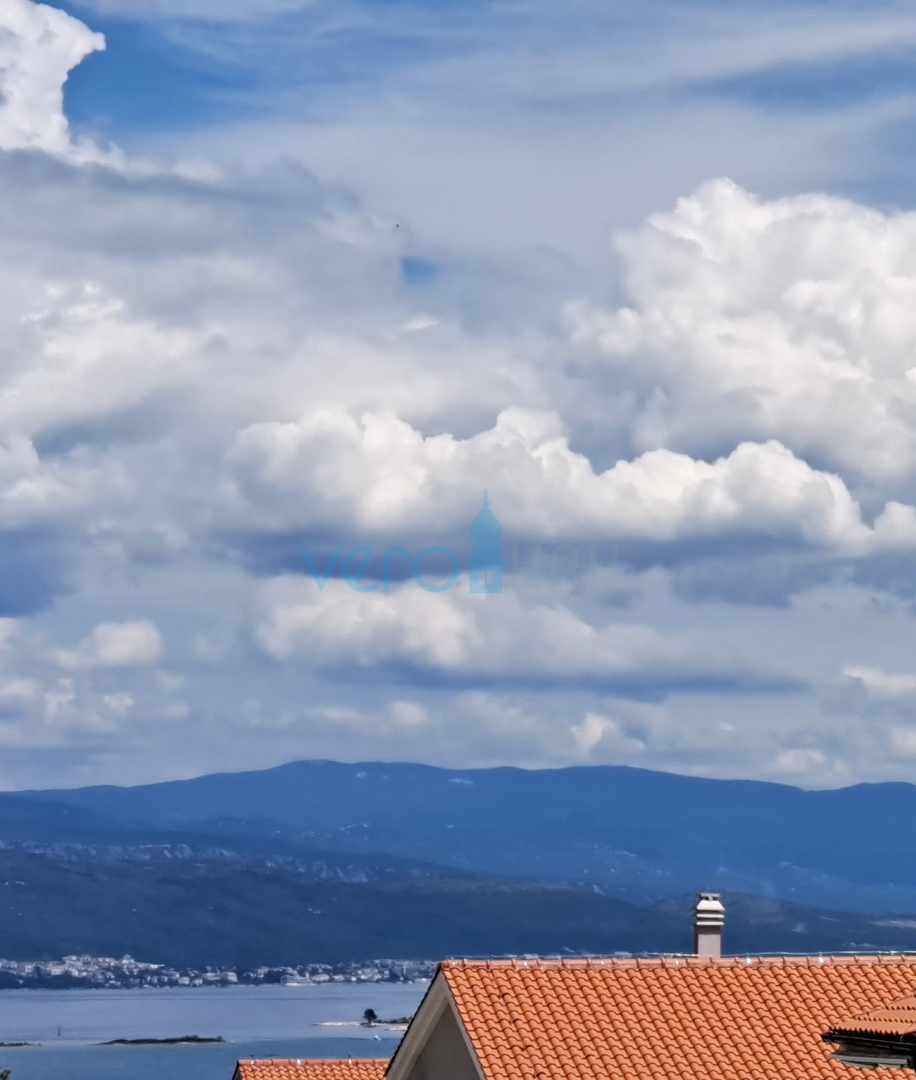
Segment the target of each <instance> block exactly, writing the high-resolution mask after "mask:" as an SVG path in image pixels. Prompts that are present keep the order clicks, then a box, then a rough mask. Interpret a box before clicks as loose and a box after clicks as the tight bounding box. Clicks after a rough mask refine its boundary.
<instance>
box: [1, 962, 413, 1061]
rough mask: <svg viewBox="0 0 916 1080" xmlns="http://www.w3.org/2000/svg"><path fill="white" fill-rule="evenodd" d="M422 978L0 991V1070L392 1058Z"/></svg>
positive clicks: (410, 1012) (411, 1010)
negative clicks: (392, 1024) (382, 1023)
mask: <svg viewBox="0 0 916 1080" xmlns="http://www.w3.org/2000/svg"><path fill="white" fill-rule="evenodd" d="M425 991H426V984H424V983H408V984H399V983H324V984H319V985H311V986H308V985H306V986H278V985H270V986H227V987H193V988H191V987H175V988H168V989H166V988H156V989H153V988H144V989H139V990H0V1042H5V1043H11V1042H25V1043H30V1044H31V1045H29V1046H24V1047H15V1048H12V1047H0V1069H9V1070H10V1071H11V1073H12V1077H11V1080H62V1078H66V1080H232V1074H233V1070H234V1068H235V1063H236V1061H237V1060H238V1059H239V1058H251V1057H255V1058H265V1057H274V1058H305V1057H317V1058H347V1057H390V1056H391V1054H392V1053H393V1052H394V1050H395V1048H396V1047H397V1045H398V1042H399V1040H400V1038H401V1034H402V1033H401V1032H400V1031H389V1030H387V1029H385V1028H378V1027H372V1028H367V1027H364V1026H362V1025H361V1024H360V1020H361V1018H362V1015H363V1012H364V1011H365V1010H366V1009H374V1010H375V1012H376V1013H377V1015H378V1016H379V1017H380V1018H382V1019H395V1018H398V1017H403V1016H410V1015H411V1014H412V1013H413V1012H415V1011H416V1008H417V1006H418V1005H419V1003H420V1000H421V998H422V997H423V994H424V993H425ZM184 1035H199V1036H201V1037H204V1038H215V1037H216V1036H222V1037H223V1038H224V1039H225V1040H226V1041H225V1042H224V1043H205V1044H201V1045H184V1046H103V1045H100V1044H101V1043H104V1042H107V1041H108V1040H110V1039H168V1038H175V1037H179V1036H184Z"/></svg>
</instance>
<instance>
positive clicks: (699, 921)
mask: <svg viewBox="0 0 916 1080" xmlns="http://www.w3.org/2000/svg"><path fill="white" fill-rule="evenodd" d="M724 922H725V908H724V907H723V906H722V901H721V900H720V899H719V894H718V893H715V892H701V893H700V894H699V896H698V897H697V906H696V907H695V908H694V909H693V952H694V955H695V956H716V957H718V956H721V955H722V924H723V923H724Z"/></svg>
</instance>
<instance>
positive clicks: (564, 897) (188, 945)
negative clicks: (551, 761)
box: [0, 847, 916, 967]
mask: <svg viewBox="0 0 916 1080" xmlns="http://www.w3.org/2000/svg"><path fill="white" fill-rule="evenodd" d="M691 900H692V898H691V897H689V896H681V897H678V898H675V899H671V900H668V901H665V902H662V903H660V904H656V905H636V904H631V903H628V902H626V901H624V900H620V899H618V898H615V897H611V896H603V895H601V894H600V893H598V892H596V891H595V890H594V889H593V888H584V887H573V886H566V885H561V884H558V883H553V884H551V883H538V882H519V881H500V880H494V879H490V878H475V877H469V876H466V875H458V874H455V875H449V874H448V873H445V872H440V873H439V874H438V875H436V874H430V873H415V872H412V871H411V870H409V869H407V870H405V869H404V868H401V869H400V870H398V869H393V868H391V867H385V866H384V865H382V864H376V865H375V866H374V868H373V867H372V866H363V867H362V868H360V867H359V860H356V861H350V860H349V859H346V858H344V859H342V860H341V861H340V862H337V863H335V862H334V861H333V860H327V859H326V860H324V861H322V860H317V861H316V862H314V863H312V864H310V865H304V866H303V867H301V868H300V869H291V868H289V867H286V866H283V867H277V866H271V865H269V864H268V863H265V862H261V863H256V862H249V861H247V860H246V859H245V858H232V857H231V852H229V851H224V852H223V853H222V855H221V856H219V857H209V858H208V857H205V856H204V855H202V854H200V853H195V852H194V851H191V850H184V851H181V850H178V851H175V850H173V851H162V850H151V849H147V850H146V853H145V856H143V855H142V854H141V852H140V851H135V852H133V854H131V852H130V851H129V850H124V849H122V850H120V851H117V852H107V853H106V852H105V851H104V850H102V849H95V850H93V849H85V850H83V851H82V852H80V851H73V850H69V851H66V852H61V851H57V852H51V853H40V852H34V851H33V852H28V851H23V850H22V849H20V848H15V847H14V848H7V849H4V850H0V955H2V956H5V957H8V958H12V959H40V958H56V957H60V956H62V955H66V954H82V953H90V954H95V955H115V956H120V955H122V954H123V953H125V952H128V953H130V954H131V955H133V956H135V957H138V958H140V959H143V960H148V961H156V962H162V963H167V964H174V965H176V966H187V965H195V966H204V965H213V966H219V967H222V966H241V967H251V966H256V965H260V964H268V965H271V964H275V965H282V964H299V963H308V962H318V963H320V962H339V961H346V960H366V959H377V958H380V957H398V958H402V959H409V958H415V959H437V958H440V957H444V956H456V955H457V956H492V955H496V956H500V955H505V954H516V955H521V954H525V953H539V954H544V955H557V954H561V955H562V954H569V953H574V954H580V953H583V952H587V953H600V954H605V955H606V954H609V953H614V952H619V951H625V952H636V953H639V952H657V951H677V952H684V951H688V950H689V949H690V933H691V932H690V914H689V913H690V907H691ZM726 904H727V908H728V917H727V924H726V931H725V948H726V950H727V951H729V952H738V953H743V952H751V953H758V952H819V951H820V952H834V951H845V950H850V949H876V948H884V949H901V948H910V949H913V948H916V921H914V920H911V919H907V918H906V917H905V916H874V915H872V916H869V915H857V914H841V913H837V912H833V911H829V912H827V911H818V910H816V909H812V908H805V907H803V906H801V905H795V904H787V903H784V902H778V901H771V900H761V899H759V898H755V897H747V896H743V895H740V894H727V895H726Z"/></svg>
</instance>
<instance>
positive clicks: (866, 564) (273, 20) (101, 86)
mask: <svg viewBox="0 0 916 1080" xmlns="http://www.w3.org/2000/svg"><path fill="white" fill-rule="evenodd" d="M914 56H916V9H914V8H913V6H912V4H909V3H877V4H869V5H865V4H862V3H852V2H850V3H831V4H829V5H828V4H825V3H811V4H799V3H783V4H762V3H752V2H748V3H740V4H734V3H730V4H725V3H716V2H705V3H678V4H674V3H671V4H665V3H654V4H636V3H609V2H602V3H598V2H597V0H569V2H568V3H565V4H562V5H557V4H555V3H554V4H548V3H546V2H544V0H474V2H467V3H461V2H454V3H447V4H446V3H430V2H426V3H421V2H401V0H373V2H349V0H347V2H336V3H333V4H332V3H330V2H325V0H222V2H220V3H217V2H216V0H131V2H129V3H128V2H127V0H80V2H79V3H77V2H75V0H74V2H68V3H67V4H59V5H47V4H37V3H35V2H34V0H6V3H5V4H3V5H0V297H2V299H0V331H2V332H0V341H2V342H3V344H2V347H0V567H2V568H3V569H4V581H5V584H4V585H3V586H2V587H0V618H2V622H0V747H2V751H3V752H2V755H0V786H3V787H5V788H11V789H15V788H18V787H34V786H43V785H71V784H81V783H92V782H126V783H132V782H140V781H146V780H154V779H160V778H166V777H173V776H188V775H194V774H198V773H202V772H208V771H215V770H223V769H236V768H244V767H252V766H269V765H273V764H277V763H279V762H281V761H284V760H289V759H291V758H294V757H335V758H342V759H345V760H362V759H368V758H388V759H401V760H420V761H430V762H434V763H441V764H450V765H456V766H457V765H492V764H519V765H524V766H528V767H542V766H551V765H565V764H581V763H588V762H618V763H626V764H634V765H643V766H647V767H654V768H664V769H670V770H675V771H685V772H690V773H697V774H702V775H714V776H754V777H761V778H768V779H778V780H783V781H787V782H791V783H799V784H802V785H810V786H817V787H819V786H831V785H838V784H844V783H851V782H855V781H858V780H877V779H886V778H901V779H905V778H908V777H909V775H910V772H911V766H912V761H913V760H914V759H916V664H914V661H913V657H912V655H911V653H912V649H911V647H910V641H911V639H912V633H913V628H914V626H913V620H914V595H916V590H914V588H913V586H912V566H913V558H914V553H916V362H914V360H913V359H912V357H913V353H914V348H916V315H914V314H913V312H914V311H916V303H914V301H916V217H914V216H913V214H912V213H911V211H912V208H913V201H914V197H913V191H912V185H911V183H910V181H909V177H910V174H911V172H912V165H913V157H914V147H916V139H914V134H916V132H914V120H916V95H914V85H913V83H914V74H913V73H914V71H916V67H914V63H913V61H914ZM484 488H486V489H488V490H489V492H490V500H491V506H492V507H493V509H494V511H495V512H496V513H497V515H498V517H499V518H500V521H501V522H502V523H503V526H504V534H503V541H504V552H505V555H506V558H507V559H510V558H511V557H512V555H511V553H512V552H513V551H516V550H517V551H518V552H519V555H520V564H521V566H522V568H523V572H522V573H521V574H520V575H515V576H513V577H512V579H511V581H510V584H509V587H507V588H506V590H505V591H504V593H503V594H502V595H499V596H477V595H472V594H470V593H469V590H468V582H467V579H466V577H464V576H462V577H461V578H460V579H459V581H458V583H457V584H456V586H455V587H454V588H453V589H451V590H449V591H448V592H443V593H433V592H428V591H425V590H424V589H422V588H420V587H418V586H417V585H416V583H415V582H413V581H412V580H411V579H410V576H409V575H404V574H401V575H400V576H397V575H395V579H394V581H393V583H392V588H391V589H390V591H388V592H385V591H384V590H383V589H377V590H374V591H371V592H362V591H357V590H354V589H353V588H351V587H350V586H349V585H348V583H347V582H346V581H345V580H342V579H341V577H340V572H339V570H337V571H334V572H333V573H332V575H331V578H330V580H329V581H328V582H327V584H326V585H325V587H324V588H323V589H319V588H318V586H317V585H316V584H315V582H314V581H313V580H311V578H310V576H309V574H308V572H307V567H306V566H305V563H304V560H303V559H302V558H301V555H300V548H301V547H302V546H303V545H306V546H307V547H308V548H309V550H310V551H314V552H315V553H316V555H317V556H320V558H321V559H322V560H324V559H326V558H327V557H328V556H329V555H330V553H331V552H333V551H334V549H335V548H337V547H342V548H343V549H344V550H349V549H351V548H353V547H358V546H365V547H371V548H372V549H373V555H372V558H371V559H369V560H368V561H367V563H366V565H365V568H364V577H363V578H362V582H363V584H364V585H367V586H371V585H373V584H377V583H379V575H380V574H381V567H382V559H381V552H383V551H384V550H385V549H387V548H389V547H391V546H400V547H402V548H405V549H407V550H408V551H410V552H411V553H412V554H413V553H415V552H417V551H419V550H420V549H422V548H424V547H426V546H429V545H445V546H447V547H449V548H450V549H452V550H454V551H455V552H456V553H457V554H458V555H459V557H460V559H461V560H462V566H464V565H466V563H465V562H464V560H466V557H467V550H468V544H469V537H468V534H467V524H468V523H469V522H470V520H471V519H472V518H473V516H474V515H475V514H476V513H477V511H478V509H479V507H480V500H481V496H482V491H483V489H484ZM538 551H540V552H541V555H540V558H541V566H542V567H546V568H547V574H546V577H547V579H548V580H544V579H543V577H544V575H541V576H540V577H539V576H538V575H537V574H532V573H530V572H527V573H526V572H524V568H525V567H528V568H530V567H531V565H532V563H533V562H534V561H535V560H536V559H537V557H538V555H537V552H538ZM591 551H594V552H595V555H594V559H595V561H596V566H597V571H598V572H597V574H596V576H595V577H594V579H591V578H589V577H588V575H587V574H586V573H585V572H584V571H583V572H582V573H581V574H580V575H579V577H578V578H575V577H573V578H570V577H569V576H567V577H565V578H564V577H563V576H562V575H559V576H558V578H557V580H550V574H549V569H550V566H551V559H552V558H556V559H557V560H559V563H558V564H559V565H564V563H563V560H564V559H567V560H568V559H569V558H570V557H571V556H570V552H575V553H576V555H577V557H578V558H579V559H580V560H581V563H582V565H583V566H584V565H585V563H586V562H587V561H588V559H589V558H591V556H590V555H589V554H588V553H589V552H591ZM564 553H565V554H564ZM322 565H324V563H323V562H322ZM555 576H556V575H555Z"/></svg>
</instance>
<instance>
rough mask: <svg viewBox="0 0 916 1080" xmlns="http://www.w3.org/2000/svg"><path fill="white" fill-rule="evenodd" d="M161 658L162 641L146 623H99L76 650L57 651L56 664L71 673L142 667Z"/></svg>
mask: <svg viewBox="0 0 916 1080" xmlns="http://www.w3.org/2000/svg"><path fill="white" fill-rule="evenodd" d="M161 656H162V638H161V637H160V634H159V630H158V629H157V628H156V625H155V624H154V623H152V622H149V620H146V619H143V620H137V621H135V622H123V623H99V625H98V626H96V627H95V629H94V630H93V631H92V633H91V634H89V635H88V637H86V638H84V639H83V641H81V642H80V644H79V645H78V646H77V648H75V649H60V650H58V651H57V653H56V654H55V658H56V660H57V663H58V664H59V665H60V666H61V667H62V668H67V669H68V670H70V671H92V670H94V669H95V668H119V667H145V666H147V665H149V664H155V663H156V662H157V661H158V660H159V659H160V657H161Z"/></svg>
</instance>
